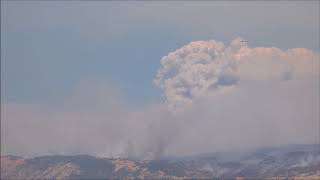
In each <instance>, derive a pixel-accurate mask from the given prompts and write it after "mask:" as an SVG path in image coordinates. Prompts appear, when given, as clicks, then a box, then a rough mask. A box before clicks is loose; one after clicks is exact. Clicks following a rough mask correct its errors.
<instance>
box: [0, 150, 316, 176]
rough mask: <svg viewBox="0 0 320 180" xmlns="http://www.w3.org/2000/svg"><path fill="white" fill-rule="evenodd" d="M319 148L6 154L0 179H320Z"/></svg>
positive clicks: (2, 158) (2, 157)
mask: <svg viewBox="0 0 320 180" xmlns="http://www.w3.org/2000/svg"><path fill="white" fill-rule="evenodd" d="M319 148H320V146H319V145H291V146H286V147H280V148H263V149H258V150H255V151H250V152H247V153H244V154H241V155H237V154H236V153H233V152H222V153H208V154H200V155H195V156H189V157H181V158H165V159H159V160H134V159H125V158H97V157H94V156H89V155H75V156H60V155H52V156H41V157H36V158H30V159H24V158H22V157H17V156H10V155H9V156H1V179H179V178H182V179H187V178H196V179H200V178H204V179H207V178H211V179H212V178H219V179H237V178H238V179H241V178H248V179H251V178H254V179H257V178H258V179H262V178H263V179H268V178H270V179H281V178H283V179H284V178H288V177H290V178H294V177H295V178H299V179H303V178H305V179H320V149H319Z"/></svg>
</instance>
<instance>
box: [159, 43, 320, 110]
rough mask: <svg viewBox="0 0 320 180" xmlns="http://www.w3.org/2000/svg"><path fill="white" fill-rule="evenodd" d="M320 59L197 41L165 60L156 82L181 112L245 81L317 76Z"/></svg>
mask: <svg viewBox="0 0 320 180" xmlns="http://www.w3.org/2000/svg"><path fill="white" fill-rule="evenodd" d="M318 58H319V56H318V55H316V54H314V53H313V52H312V51H310V50H307V49H303V48H299V49H290V50H287V51H282V50H280V49H278V48H264V47H261V48H259V47H258V48H250V47H248V45H247V41H245V40H243V39H242V38H236V39H234V40H233V41H232V42H231V44H230V45H229V46H225V45H224V44H223V43H222V42H217V41H214V40H211V41H196V42H191V43H190V44H188V45H185V46H183V47H182V48H180V49H178V50H176V51H174V52H170V53H169V54H168V55H167V56H164V57H163V58H162V59H161V65H162V67H161V68H160V69H159V71H158V73H157V76H156V79H155V80H154V82H155V84H156V85H157V86H158V87H160V88H161V89H162V90H163V93H164V97H165V99H166V103H167V104H168V106H169V108H170V109H171V110H173V111H181V110H183V109H185V108H187V107H190V106H191V104H192V102H193V100H194V99H197V98H200V97H203V96H206V95H207V94H208V93H210V92H213V91H223V90H225V89H226V88H229V89H230V88H232V87H233V86H235V85H237V84H238V83H239V81H242V80H250V79H251V80H253V79H256V80H264V81H265V80H274V81H286V80H290V79H293V78H299V77H300V76H310V75H312V74H313V75H316V74H317V73H318V72H319V68H318V67H319V61H318Z"/></svg>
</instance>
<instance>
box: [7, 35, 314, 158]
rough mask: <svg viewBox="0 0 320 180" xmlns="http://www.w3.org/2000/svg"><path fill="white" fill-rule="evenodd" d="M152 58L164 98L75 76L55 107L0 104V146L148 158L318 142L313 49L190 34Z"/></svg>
mask: <svg viewBox="0 0 320 180" xmlns="http://www.w3.org/2000/svg"><path fill="white" fill-rule="evenodd" d="M161 65H162V66H161V67H160V69H159V71H158V73H157V75H156V78H155V80H154V81H155V83H156V85H157V86H159V87H160V88H161V89H162V90H163V94H164V97H165V101H166V102H165V104H163V102H159V103H158V104H147V105H144V106H142V107H134V108H133V107H130V106H129V105H128V103H127V100H126V99H125V98H123V97H124V96H125V95H124V94H122V93H121V91H119V89H117V88H116V87H115V86H114V85H113V84H110V83H104V85H101V84H100V83H97V84H98V85H97V84H95V83H84V85H83V86H80V87H79V88H78V89H77V90H76V91H75V93H74V95H73V96H72V97H70V98H68V99H65V101H64V102H62V103H61V104H60V105H59V108H55V109H54V108H52V107H50V106H45V105H40V104H14V103H8V104H2V105H1V152H2V153H3V154H17V155H31V156H33V155H43V154H94V155H101V156H109V157H110V156H113V157H137V158H148V159H152V158H161V157H163V156H166V155H178V156H179V155H190V154H196V153H202V152H214V151H219V150H230V149H246V148H252V147H261V146H275V145H282V144H290V143H318V142H319V141H320V137H319V129H318V127H319V125H320V124H319V117H320V115H319V108H320V107H319V98H320V97H319V54H317V53H315V52H312V51H310V50H307V49H303V48H298V49H289V50H286V51H283V50H280V49H277V48H265V47H257V48H250V47H248V45H247V43H246V42H245V41H243V40H242V39H241V38H237V39H235V40H234V41H232V42H231V44H230V45H229V46H225V45H224V44H223V43H222V42H216V41H213V40H212V41H197V42H191V43H190V44H188V45H186V46H184V47H182V48H180V49H178V50H176V51H174V52H172V53H169V54H168V55H167V56H164V57H163V58H162V59H161ZM166 105H168V106H166ZM167 107H169V109H170V111H168V108H167ZM172 111H173V112H175V113H172Z"/></svg>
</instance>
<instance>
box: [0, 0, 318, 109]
mask: <svg viewBox="0 0 320 180" xmlns="http://www.w3.org/2000/svg"><path fill="white" fill-rule="evenodd" d="M237 36H241V37H243V38H245V39H248V40H249V45H250V46H251V45H252V46H276V47H279V48H282V49H287V48H294V47H304V48H309V49H313V50H315V51H319V2H318V1H314V2H312V1H309V2H150V3H149V2H100V1H98V2H83V1H78V2H63V1H59V2H53V1H50V2H32V1H30V2H22V1H18V2H10V1H5V2H3V1H2V2H1V90H2V91H1V101H2V103H3V102H17V103H44V104H54V103H56V102H58V101H61V100H62V99H63V98H64V97H65V96H68V95H69V94H70V93H71V92H72V91H73V90H74V89H75V88H76V87H77V86H78V85H79V84H80V83H81V82H82V81H91V80H95V81H112V82H114V83H116V84H118V85H119V86H120V87H122V88H123V89H124V91H125V93H126V94H127V95H128V98H129V101H130V103H133V104H137V103H138V104H141V103H145V102H149V101H157V100H158V99H159V98H160V91H158V90H157V88H155V87H154V85H153V83H152V80H153V79H154V76H155V74H156V71H157V69H158V68H159V66H160V61H159V60H160V59H161V57H162V56H164V55H166V54H167V53H168V52H171V51H173V50H175V49H177V48H179V47H181V46H182V45H184V44H186V43H188V42H190V41H194V40H208V39H215V40H220V41H225V42H229V41H231V40H232V39H234V38H235V37H237Z"/></svg>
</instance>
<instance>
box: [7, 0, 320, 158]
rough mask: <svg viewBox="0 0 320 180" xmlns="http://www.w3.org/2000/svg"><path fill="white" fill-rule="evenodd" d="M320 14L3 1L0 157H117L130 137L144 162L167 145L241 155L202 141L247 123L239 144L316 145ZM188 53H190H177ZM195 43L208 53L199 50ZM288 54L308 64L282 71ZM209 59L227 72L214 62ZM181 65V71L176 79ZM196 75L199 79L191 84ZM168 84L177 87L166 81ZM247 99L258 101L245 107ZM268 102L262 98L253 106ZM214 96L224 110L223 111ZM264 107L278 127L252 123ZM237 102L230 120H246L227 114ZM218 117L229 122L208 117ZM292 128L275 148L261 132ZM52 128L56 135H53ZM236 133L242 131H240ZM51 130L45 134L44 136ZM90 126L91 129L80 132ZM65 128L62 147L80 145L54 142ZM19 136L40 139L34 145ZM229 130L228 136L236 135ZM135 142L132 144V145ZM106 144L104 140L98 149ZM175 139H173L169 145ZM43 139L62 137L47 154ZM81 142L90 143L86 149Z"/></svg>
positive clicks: (304, 8) (313, 4)
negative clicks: (249, 138)
mask: <svg viewBox="0 0 320 180" xmlns="http://www.w3.org/2000/svg"><path fill="white" fill-rule="evenodd" d="M319 11H320V10H319V1H307V2H303V1H301V2H299V1H294V2H286V1H282V2H275V1H272V2H258V1H257V2H254V1H248V2H245V1H242V2H233V1H229V2H220V1H216V2H207V1H203V2H189V1H186V2H161V1H157V2H145V1H136V2H129V1H124V2H114V1H109V2H103V1H94V2H89V1H75V2H72V1H68V2H67V1H65V2H64V1H58V2H53V1H46V2H39V1H29V2H24V1H12V2H10V1H1V108H2V113H1V117H2V118H1V122H2V126H1V130H2V131H1V133H3V134H4V136H1V137H2V138H3V137H4V138H5V139H4V141H1V142H4V144H2V146H1V148H2V151H4V152H5V153H13V154H22V155H32V152H33V153H35V154H45V153H52V152H53V153H92V154H102V155H104V156H108V155H110V153H113V154H117V153H118V154H120V155H121V154H123V153H124V151H126V150H124V149H126V148H124V146H126V144H127V142H128V141H134V142H133V144H136V145H135V146H138V147H139V148H137V151H138V152H136V154H137V156H141V154H148V153H149V152H152V155H150V156H158V154H160V156H162V155H163V153H164V152H162V151H163V150H161V149H162V148H163V147H165V148H164V149H165V150H168V149H169V150H168V151H169V154H170V153H171V154H175V155H176V154H178V155H179V154H190V153H198V152H205V151H214V150H216V149H225V148H230V147H239V148H243V147H242V146H240V145H238V144H237V143H234V144H231V145H228V144H224V143H223V142H224V140H225V139H224V138H222V139H217V140H216V142H215V143H212V144H210V143H208V144H207V145H205V143H204V142H202V139H204V138H208V137H212V136H215V137H216V135H218V134H219V133H220V134H221V135H222V134H223V132H220V130H221V129H220V130H219V128H218V129H214V128H213V129H214V130H215V131H216V132H217V133H218V132H219V133H218V134H216V133H213V134H212V133H210V132H211V131H212V129H211V130H209V129H207V130H206V127H211V125H212V126H214V124H218V126H215V127H220V126H221V127H225V128H226V127H227V126H229V125H230V124H234V123H233V122H228V120H227V119H229V120H230V119H248V120H242V124H251V125H252V126H253V127H255V128H256V129H257V132H255V131H252V132H249V133H247V134H244V135H243V136H240V137H239V138H240V139H239V142H241V143H242V142H243V144H246V145H247V144H252V145H253V144H254V145H253V146H261V144H259V142H261V141H262V139H266V141H270V142H269V144H270V145H274V144H283V143H289V142H290V143H291V142H293V143H304V142H308V143H309V142H311V141H312V142H315V141H316V140H317V138H318V139H319V137H317V135H315V134H316V133H317V131H316V130H315V129H314V127H317V125H318V124H317V123H318V120H319V113H318V111H317V109H318V108H319V102H318V101H317V97H319V94H318V90H319V69H317V68H316V67H317V66H318V55H319V50H320V45H319V39H320V37H319V30H320V25H319V21H320V20H319ZM212 40H214V41H212ZM241 40H247V41H248V42H246V43H241ZM191 42H198V45H197V43H193V44H192V43H191ZM190 43H191V44H190ZM239 44H240V45H239ZM184 47H185V49H186V50H184V51H182V50H181V52H180V51H179V49H180V48H182V49H183V48H184ZM188 48H189V49H188ZM199 48H200V49H202V50H203V52H202V50H201V53H200V52H197V53H193V52H194V51H198V50H195V49H199ZM219 48H220V49H219ZM241 48H242V49H241ZM259 48H260V49H259ZM270 48H271V49H270ZM272 48H273V49H272ZM295 48H303V49H295ZM206 49H212V52H214V53H213V54H212V53H211V52H208V51H205V50H206ZM240 49H241V52H240ZM288 49H291V50H288ZM169 53H171V56H170V57H169ZM239 53H240V54H244V56H245V58H241V57H240V59H245V60H243V61H241V62H243V63H240V64H238V63H237V62H235V61H234V59H236V57H234V56H237V55H238V54H239ZM245 53H249V54H250V53H251V54H250V55H246V54H245ZM216 56H217V57H216ZM290 57H293V59H306V63H305V62H301V63H299V62H298V63H293V65H291V66H287V65H288V62H287V61H288V59H290ZM172 59H173V60H172ZM201 59H202V60H201ZM214 59H219V61H217V62H220V61H221V62H222V65H221V64H219V63H217V64H216V63H212V62H215V60H214ZM255 59H262V60H261V62H262V63H261V64H259V63H255ZM270 59H271V60H272V59H278V60H279V62H281V63H278V61H277V62H273V61H269V60H270ZM198 60H199V62H198ZM200 60H201V61H204V62H206V63H205V65H203V67H202V66H201V67H200V66H194V64H192V63H191V64H188V63H186V64H184V63H182V62H194V63H203V62H200ZM174 61H176V63H172V62H174ZM297 61H299V60H297ZM251 62H253V63H251ZM259 62H260V61H259ZM270 62H272V63H270ZM309 62H310V63H311V64H310V63H309ZM283 64H284V65H283ZM291 67H292V68H293V70H291V69H290V68H291ZM228 68H230V69H228ZM234 68H235V69H237V68H238V69H240V70H239V72H240V73H239V74H237V73H238V71H236V70H235V69H234ZM277 68H278V69H277ZM287 68H289V70H288V69H287ZM216 69H218V70H216ZM171 70H172V71H171ZM177 70H178V71H179V72H182V73H178V74H174V73H173V72H175V71H177ZM195 72H197V73H198V74H197V73H195ZM211 72H215V73H211ZM172 73H173V74H172ZM194 73H195V74H196V75H195V74H194ZM283 74H284V75H286V76H284V75H283ZM287 76H288V77H287ZM193 77H197V78H198V79H196V80H194V81H193V82H190V81H189V79H192V78H193ZM207 77H210V78H207ZM252 77H255V78H252ZM168 78H169V79H171V81H166V80H168ZM283 78H284V79H286V80H290V81H289V82H288V83H287V84H286V85H285V86H284V85H283V84H281V85H279V84H277V83H279V82H282V80H283ZM279 79H280V80H279ZM181 82H183V83H182V84H181ZM263 82H265V83H263ZM260 83H261V84H260ZM257 84H259V85H257ZM212 87H213V88H212ZM261 87H266V88H263V89H260V88H261ZM289 87H290V88H291V89H292V88H293V89H294V90H291V89H290V88H289ZM268 88H269V89H268ZM233 89H239V90H237V91H236V92H233V93H231V95H230V96H227V97H226V99H225V100H220V99H219V98H218V97H216V96H219V97H220V96H223V97H224V96H225V95H220V94H221V93H222V94H224V93H225V91H226V92H228V91H234V90H233ZM256 89H258V90H256ZM267 89H268V90H267ZM253 90H254V91H253ZM211 91H212V92H214V93H212V92H211ZM220 91H221V92H220ZM251 91H252V93H251ZM256 91H259V92H261V94H255V93H254V92H256ZM273 91H274V92H273ZM249 92H250V93H249ZM270 92H273V93H270ZM286 92H290V93H286ZM300 92H309V93H303V95H301V94H300ZM215 93H216V94H218V95H215ZM212 94H213V95H212ZM227 94H228V93H227ZM276 94H277V95H278V98H275V97H276V96H275V95H276ZM251 96H252V97H251ZM297 96H299V97H297ZM231 97H233V98H231ZM245 97H250V99H251V98H253V99H254V100H250V101H248V102H247V100H246V98H245ZM261 97H263V98H262V99H261V101H256V100H255V99H259V98H261ZM266 97H268V98H266ZM215 98H218V99H219V100H217V102H220V101H222V102H223V103H222V104H225V105H221V106H220V105H219V106H217V104H216V103H215V102H216V100H215ZM281 98H283V100H282V101H281V102H278V101H279V100H278V99H281ZM199 99H200V100H199ZM201 99H205V100H201ZM235 100H237V102H244V103H246V104H248V105H247V107H248V109H245V108H241V107H243V105H242V104H241V103H235V105H234V106H233V105H230V104H228V103H231V102H235ZM267 100H268V102H269V104H282V105H283V106H281V107H280V108H278V109H280V110H281V111H278V110H276V109H274V108H272V107H269V105H268V104H267V105H266V107H263V108H267V109H268V108H269V110H270V113H269V115H270V117H269V115H268V114H266V115H265V116H264V117H263V118H262V119H268V118H273V119H283V120H279V121H280V122H278V121H275V120H274V121H267V120H266V121H263V120H262V122H260V123H253V122H252V121H253V120H252V121H251V119H255V118H253V117H252V112H253V111H254V112H260V111H262V109H259V108H258V109H254V110H250V108H251V107H252V108H254V107H255V106H257V105H260V104H261V103H262V102H264V101H267ZM269 100H274V101H269ZM291 101H293V102H291ZM231 104H233V103H231ZM288 104H290V105H288ZM291 104H293V105H291ZM203 106H205V107H203ZM215 106H217V108H216V109H220V110H219V111H217V112H215V111H213V112H215V113H214V114H212V113H213V112H211V111H212V110H211V109H210V108H209V107H215ZM230 106H232V107H234V109H233V110H232V111H231V113H232V112H234V113H239V115H237V116H232V117H229V115H228V113H230V112H229V111H227V110H226V109H229V107H230ZM200 107H202V108H200ZM237 107H238V108H239V109H240V110H237V109H238V108H237ZM276 107H278V106H276ZM306 107H308V108H306ZM231 109H232V108H231ZM295 109H297V110H296V113H293V110H295ZM226 112H228V113H226ZM266 112H268V111H266ZM83 113H84V114H83ZM154 114H156V115H157V116H156V117H155V116H154ZM200 114H201V115H200ZM203 114H206V115H205V116H203V118H204V119H203V120H202V121H200V122H198V123H199V124H202V125H199V127H198V130H199V131H201V130H203V131H204V133H203V134H200V135H199V136H195V137H189V136H190V135H188V134H185V133H184V132H186V131H190V132H192V131H195V133H197V128H195V130H194V129H192V124H193V123H194V122H193V121H194V120H193V119H197V117H198V116H202V115H203ZM253 114H254V113H253ZM257 114H261V113H257ZM262 114H263V113H262ZM278 114H282V115H281V118H280V116H277V115H278ZM213 116H216V117H218V119H224V120H223V122H221V121H219V122H215V121H214V122H213V121H209V119H212V117H213ZM257 116H259V117H260V115H257ZM106 117H107V118H106ZM131 117H135V118H133V119H132V118H131ZM267 117H268V118H267ZM293 117H299V118H300V119H307V120H304V121H303V122H301V121H302V120H301V121H299V120H298V118H293ZM290 118H293V119H294V120H292V121H293V123H292V122H291V121H289V119H290ZM136 119H138V120H136ZM182 119H186V120H185V121H183V120H182ZM78 121H79V123H78ZM189 121H190V122H189ZM227 122H228V123H227ZM277 123H279V124H277ZM287 123H292V124H293V125H292V128H289V129H288V130H287V132H286V133H284V134H285V135H283V136H281V137H280V138H279V142H271V139H272V138H267V136H268V135H267V134H262V135H261V133H259V130H261V127H263V126H265V125H266V126H269V129H268V128H267V130H265V132H264V131H263V132H264V133H267V132H268V130H270V129H271V130H274V129H275V126H285V124H287ZM301 123H302V124H306V125H305V128H302V130H301V133H302V134H303V133H305V132H310V134H309V135H301V134H300V133H295V131H294V130H296V129H297V128H298V127H299V126H301ZM75 124H77V125H76V126H75ZM133 124H134V125H133ZM142 124H143V125H142ZM111 126H112V127H118V128H114V129H117V130H118V132H113V131H112V128H111V129H110V127H111ZM131 126H133V127H131ZM22 127H24V128H25V130H24V129H23V128H22ZM50 127H55V130H56V131H52V132H51V131H50V130H49V131H48V129H50ZM178 127H179V128H178ZM182 127H183V128H182ZM193 127H197V125H194V126H193ZM97 128H101V131H100V130H97ZM104 128H105V129H104ZM230 128H231V129H232V128H233V129H235V130H234V131H235V132H239V131H240V130H239V129H237V126H236V125H234V126H230ZM150 129H151V130H150ZM177 129H181V130H177ZM204 129H205V130H204ZM164 130H165V131H164ZM32 131H34V133H30V132H32ZM47 131H48V135H47V136H44V137H43V139H37V137H38V136H39V134H43V133H45V132H47ZM85 131H88V134H85V133H84V134H83V133H82V132H85ZM105 131H108V132H105ZM109 131H110V132H109ZM128 131H130V132H128ZM275 131H277V130H275ZM150 132H152V133H151V134H152V135H150V134H149V133H150ZM163 132H166V134H167V135H166V136H164V135H163ZM180 132H181V133H180ZM260 132H261V131H260ZM59 133H60V134H62V135H65V137H66V138H65V142H64V143H62V144H68V143H71V144H72V143H74V147H73V146H72V147H67V146H65V145H61V144H59V141H58V140H61V137H60V135H57V134H59ZM90 133H93V134H92V135H90ZM131 133H132V134H131ZM14 134H16V135H18V137H28V138H31V139H32V138H35V139H36V140H34V142H30V145H27V144H25V143H23V142H21V140H19V138H18V137H16V135H14ZM123 134H125V135H123ZM257 134H258V135H259V136H258V135H257ZM275 134H277V133H275ZM305 134H306V133H305ZM169 135H170V136H169ZM233 135H234V134H232V135H230V137H228V138H230V139H233V138H234V136H233ZM251 135H257V139H254V140H252V141H250V142H244V141H246V137H247V136H251ZM260 135H261V137H260ZM56 136H57V137H56ZM106 136H107V137H108V138H106ZM130 136H132V137H133V140H132V139H130V138H129V139H128V137H130ZM146 136H150V138H146ZM167 136H168V137H167ZM173 137H174V138H173ZM104 138H106V139H107V140H106V141H107V142H105V143H107V144H108V145H106V144H105V143H102V141H104ZM168 138H169V139H176V140H172V142H167V141H166V140H164V139H168ZM92 139H95V140H92ZM183 139H190V141H192V142H193V143H188V142H187V141H185V140H183ZM310 139H313V140H310ZM48 140H50V142H55V143H53V146H52V147H51V146H50V145H49V144H48ZM84 140H85V142H89V141H90V142H91V140H92V142H91V144H90V143H89V144H86V143H83V141H84ZM46 141H47V142H46ZM151 142H152V143H151ZM154 142H156V143H154ZM176 142H179V143H176ZM129 144H130V143H129ZM172 144H178V145H176V146H174V145H172ZM267 144H268V143H267ZM88 146H91V148H88ZM106 146H107V147H106ZM39 147H43V148H39ZM55 147H57V148H55ZM195 147H197V148H195ZM34 148H37V149H38V151H36V152H35V149H34Z"/></svg>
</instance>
